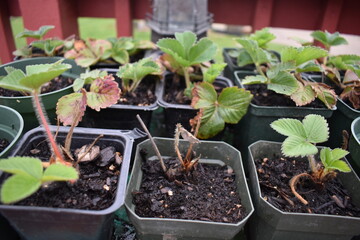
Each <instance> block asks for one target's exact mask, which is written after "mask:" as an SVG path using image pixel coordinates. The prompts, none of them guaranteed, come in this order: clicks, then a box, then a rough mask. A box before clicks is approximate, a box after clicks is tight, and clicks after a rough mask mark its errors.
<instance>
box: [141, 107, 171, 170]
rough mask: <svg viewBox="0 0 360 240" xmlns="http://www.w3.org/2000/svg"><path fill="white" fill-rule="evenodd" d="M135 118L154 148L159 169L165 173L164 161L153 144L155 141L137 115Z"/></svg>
mask: <svg viewBox="0 0 360 240" xmlns="http://www.w3.org/2000/svg"><path fill="white" fill-rule="evenodd" d="M136 118H137V119H138V121H139V122H140V124H141V126H142V128H143V129H144V131H145V132H146V134H147V135H148V137H149V139H150V141H151V144H152V146H153V148H154V151H155V153H156V156H157V157H158V158H159V161H160V165H161V168H162V170H163V171H164V173H167V169H166V166H165V163H164V160H163V159H162V157H161V154H160V152H159V149H158V148H157V146H156V144H155V141H154V139H153V137H152V136H151V134H150V132H149V129H148V128H147V127H146V125H145V123H144V122H143V120H142V119H141V117H140V116H139V114H137V115H136Z"/></svg>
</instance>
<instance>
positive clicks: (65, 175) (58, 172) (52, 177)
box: [41, 164, 79, 182]
mask: <svg viewBox="0 0 360 240" xmlns="http://www.w3.org/2000/svg"><path fill="white" fill-rule="evenodd" d="M78 178H79V176H78V172H77V171H76V170H75V169H74V168H73V167H69V166H65V165H63V164H51V165H50V166H49V167H48V168H46V170H45V171H44V175H43V177H42V179H41V180H42V182H49V181H68V180H76V179H78Z"/></svg>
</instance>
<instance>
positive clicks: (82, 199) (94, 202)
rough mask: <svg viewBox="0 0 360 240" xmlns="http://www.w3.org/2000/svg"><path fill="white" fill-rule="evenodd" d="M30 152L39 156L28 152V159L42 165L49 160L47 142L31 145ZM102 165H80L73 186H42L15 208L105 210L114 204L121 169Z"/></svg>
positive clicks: (97, 161) (90, 163)
mask: <svg viewBox="0 0 360 240" xmlns="http://www.w3.org/2000/svg"><path fill="white" fill-rule="evenodd" d="M90 143H91V142H89V144H90ZM99 146H100V149H103V148H105V146H102V145H101V144H100V143H99ZM30 149H36V151H35V152H36V153H35V154H32V153H31V152H28V153H26V154H25V156H32V157H39V158H40V159H42V160H43V161H44V160H48V159H49V156H50V152H49V148H48V146H47V143H46V141H41V142H39V143H32V147H31V148H30ZM38 150H39V151H38ZM72 150H73V149H72ZM33 152H34V151H33ZM99 165H100V158H98V159H97V160H95V161H92V162H89V163H80V164H79V169H80V176H79V179H78V180H77V181H76V182H75V183H74V184H71V183H69V182H53V183H51V184H49V185H48V186H46V187H44V186H43V187H42V188H41V189H40V190H39V191H37V192H36V193H34V194H33V195H31V196H30V197H28V198H26V199H24V200H22V201H20V202H17V203H16V205H21V206H42V207H54V208H73V209H87V210H103V209H106V208H108V207H110V206H111V205H112V204H113V202H114V200H115V196H116V190H117V182H118V178H119V174H120V172H119V169H120V167H119V166H118V165H117V164H116V163H114V162H110V163H109V164H108V165H106V166H104V167H101V166H99ZM107 189H108V190H107Z"/></svg>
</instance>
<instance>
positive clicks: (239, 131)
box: [234, 71, 334, 161]
mask: <svg viewBox="0 0 360 240" xmlns="http://www.w3.org/2000/svg"><path fill="white" fill-rule="evenodd" d="M247 75H254V73H252V72H246V71H237V72H235V77H236V84H237V85H238V86H239V87H243V85H242V84H241V79H243V78H244V77H245V76H247ZM333 112H334V110H330V109H327V108H310V107H284V106H271V107H269V106H258V105H255V104H253V103H251V104H250V106H249V109H248V112H247V113H246V115H245V116H244V117H243V118H242V119H241V120H240V122H239V123H238V124H237V125H236V129H235V133H234V146H235V147H236V148H238V149H240V152H241V153H242V154H243V158H244V159H245V161H246V160H247V147H248V146H249V145H250V144H252V143H254V142H256V141H258V140H268V141H279V142H280V141H283V140H284V139H285V136H283V135H281V134H279V133H276V132H275V131H274V130H273V129H272V128H271V127H270V123H272V122H273V121H275V120H277V119H279V118H297V119H300V120H302V119H303V118H304V117H305V116H306V115H308V114H318V115H321V116H323V117H325V118H327V119H328V118H330V117H331V115H332V114H333Z"/></svg>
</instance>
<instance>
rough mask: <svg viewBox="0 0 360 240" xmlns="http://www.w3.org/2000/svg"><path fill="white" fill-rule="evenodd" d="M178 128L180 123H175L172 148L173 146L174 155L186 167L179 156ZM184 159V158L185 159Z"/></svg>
mask: <svg viewBox="0 0 360 240" xmlns="http://www.w3.org/2000/svg"><path fill="white" fill-rule="evenodd" d="M180 128H181V124H180V123H178V124H176V129H175V136H174V138H175V141H174V148H175V152H176V155H177V157H178V159H179V161H180V163H181V165H182V166H183V167H184V168H186V163H185V162H184V160H183V159H182V157H181V153H180V150H179V139H180ZM185 160H186V159H185Z"/></svg>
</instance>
